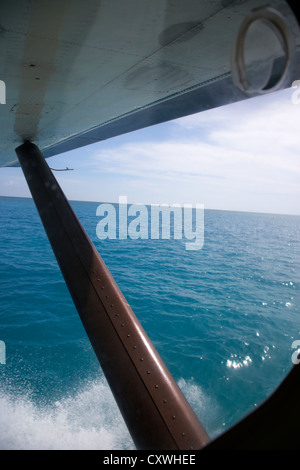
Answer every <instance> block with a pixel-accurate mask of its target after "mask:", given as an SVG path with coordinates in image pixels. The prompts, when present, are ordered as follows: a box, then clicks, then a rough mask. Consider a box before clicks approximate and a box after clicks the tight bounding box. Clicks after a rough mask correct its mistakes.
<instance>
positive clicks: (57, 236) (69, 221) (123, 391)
mask: <svg viewBox="0 0 300 470" xmlns="http://www.w3.org/2000/svg"><path fill="white" fill-rule="evenodd" d="M16 153H17V156H18V159H19V161H20V164H21V167H22V169H23V172H24V175H25V178H26V180H27V183H28V186H29V189H30V191H31V194H32V197H33V199H34V201H35V204H36V207H37V209H38V212H39V214H40V217H41V220H42V222H43V225H44V228H45V230H46V233H47V235H48V238H49V241H50V243H51V246H52V248H53V251H54V254H55V256H56V258H57V261H58V264H59V266H60V269H61V271H62V274H63V276H64V278H65V281H66V284H67V286H68V288H69V291H70V293H71V296H72V298H73V301H74V303H75V306H76V308H77V310H78V313H79V315H80V318H81V320H82V323H83V325H84V328H85V330H86V332H87V335H88V337H89V339H90V342H91V344H92V346H93V348H94V351H95V354H96V356H97V358H98V360H99V363H100V366H101V368H102V370H103V372H104V374H105V376H106V379H107V381H108V384H109V386H110V388H111V390H112V392H113V395H114V397H115V399H116V402H117V404H118V406H119V409H120V411H121V413H122V416H123V418H124V420H125V423H126V425H127V427H128V430H129V432H130V434H131V436H132V439H133V441H134V443H135V445H136V448H137V449H147V450H149V449H150V450H154V449H157V450H159V449H162V450H178V449H179V450H187V449H200V448H202V447H203V446H205V445H206V444H207V443H208V441H209V438H208V435H207V433H206V431H205V429H204V428H203V426H202V424H201V423H200V421H199V419H198V418H197V416H196V415H195V413H194V411H193V410H192V409H191V407H190V405H189V403H188V402H187V400H186V399H185V397H184V395H183V394H182V392H181V390H180V389H179V387H178V385H177V384H176V382H175V380H174V379H173V377H172V376H171V374H170V372H169V371H168V369H167V367H166V365H165V364H164V362H163V361H162V359H161V358H160V356H159V355H158V353H157V351H156V350H155V348H154V346H153V344H152V343H151V341H150V339H149V338H148V336H147V334H146V333H145V331H144V329H143V328H142V326H141V324H140V322H139V321H138V319H137V318H136V316H135V314H134V313H133V311H132V309H131V308H130V306H129V305H128V303H127V301H126V299H125V298H124V296H123V294H122V292H121V291H120V289H119V287H118V286H117V284H116V282H115V281H114V279H113V277H112V275H111V274H110V272H109V270H108V269H107V267H106V265H105V264H104V262H103V260H102V258H101V257H100V255H99V253H98V252H97V250H96V248H95V247H94V245H93V243H92V242H91V240H90V238H89V237H88V235H87V233H86V232H85V230H84V228H83V227H82V225H81V223H80V221H79V220H78V218H77V216H76V214H75V213H74V211H73V209H72V207H71V205H70V204H69V202H68V201H67V199H66V197H65V195H64V194H63V192H62V190H61V188H60V186H59V185H58V183H57V181H56V179H55V178H54V176H53V174H52V172H51V170H50V168H49V166H48V164H47V163H46V161H45V159H44V157H43V155H42V153H41V152H40V150H39V148H38V147H37V146H36V145H35V144H33V143H30V142H25V143H24V144H22V145H21V146H19V147H18V148H17V149H16Z"/></svg>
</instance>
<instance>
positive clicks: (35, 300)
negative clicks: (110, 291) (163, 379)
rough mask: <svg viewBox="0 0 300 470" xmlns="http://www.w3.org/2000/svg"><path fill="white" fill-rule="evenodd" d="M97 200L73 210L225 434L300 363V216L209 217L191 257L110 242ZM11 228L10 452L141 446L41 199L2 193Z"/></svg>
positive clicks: (3, 405)
mask: <svg viewBox="0 0 300 470" xmlns="http://www.w3.org/2000/svg"><path fill="white" fill-rule="evenodd" d="M99 204H100V203H87V202H72V206H73V208H74V210H75V212H76V213H77V215H78V217H79V219H80V220H81V222H82V224H83V226H84V227H85V229H86V230H87V232H88V234H89V235H90V237H91V239H92V240H93V242H94V244H95V246H96V248H97V249H98V251H99V252H100V254H101V256H102V257H103V259H104V261H105V263H106V265H107V266H108V268H109V269H110V271H111V272H112V274H113V276H114V277H115V279H116V281H117V282H118V284H119V286H120V288H121V290H122V291H123V293H124V295H125V297H126V298H127V300H128V302H129V303H130V305H131V307H132V309H133V311H134V312H135V314H136V315H137V317H138V318H139V319H140V321H141V323H142V325H143V327H144V328H145V330H146V332H147V333H148V335H149V336H150V338H151V340H152V342H153V343H154V345H155V347H156V348H157V350H158V352H159V353H160V355H161V356H162V358H163V360H164V361H165V363H166V364H167V366H168V368H169V369H170V371H171V373H172V374H173V376H174V378H175V379H176V381H177V382H178V384H179V386H180V387H181V388H182V390H183V392H184V394H185V395H186V397H187V399H188V400H189V402H190V404H191V405H192V407H193V408H194V410H195V412H196V413H197V415H198V416H199V418H200V420H201V422H202V423H203V425H204V426H205V428H206V429H207V431H208V433H209V435H210V436H211V437H212V438H214V437H216V436H217V435H219V434H220V433H221V432H223V431H224V430H226V429H227V428H228V427H230V426H231V425H232V424H234V423H235V422H237V421H238V420H239V419H241V418H242V417H243V416H244V415H245V414H247V413H249V412H250V411H251V410H253V409H254V408H255V407H256V406H258V405H259V404H260V403H261V402H262V401H263V400H264V399H265V398H266V397H267V396H268V395H269V394H270V393H271V392H272V391H273V390H274V389H275V387H277V386H278V384H279V383H280V381H281V380H282V379H283V378H284V376H285V375H286V374H287V372H288V371H289V370H290V368H291V367H292V365H293V363H292V359H291V358H292V354H293V352H294V349H293V347H292V344H293V342H294V341H296V340H300V325H299V306H300V298H299V286H300V265H299V263H300V243H299V240H300V217H298V216H288V215H273V214H258V213H245V212H229V211H217V210H216V211H213V210H205V238H204V246H203V248H202V249H201V250H197V251H187V250H186V249H185V243H184V241H183V240H174V239H170V240H150V239H149V240H132V239H128V240H99V239H98V237H97V235H96V226H97V223H98V221H99V218H98V217H97V216H96V209H97V207H98V205H99ZM0 223H1V236H0V282H1V290H0V341H2V342H3V343H2V345H3V344H5V361H4V360H3V359H4V357H3V351H2V362H4V363H0V416H1V419H0V449H105V450H117V449H134V444H133V442H132V440H131V437H130V435H129V434H128V431H127V429H126V426H125V424H124V422H123V420H122V417H121V415H120V413H119V411H118V408H117V405H116V404H115V402H114V399H113V397H112V394H111V392H110V389H109V387H108V385H107V383H106V380H105V378H104V376H103V373H102V371H101V368H100V366H99V364H98V362H97V360H96V358H95V355H94V352H93V350H92V348H91V346H90V344H89V340H88V338H87V336H86V333H85V331H84V329H83V326H82V324H81V322H80V319H79V316H78V314H77V311H76V309H75V307H74V306H73V303H72V300H71V297H70V295H69V292H68V290H67V288H66V286H65V283H64V280H63V278H62V275H61V273H60V271H59V268H58V266H57V264H56V260H55V258H54V255H53V253H52V250H51V247H50V245H49V242H48V239H47V237H46V235H45V232H44V229H43V227H42V224H41V222H40V219H39V216H38V214H37V211H36V209H35V206H34V204H33V201H32V200H31V199H22V198H6V197H1V198H0ZM0 359H1V358H0Z"/></svg>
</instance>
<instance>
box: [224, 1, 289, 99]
mask: <svg viewBox="0 0 300 470" xmlns="http://www.w3.org/2000/svg"><path fill="white" fill-rule="evenodd" d="M254 25H255V26H264V27H267V28H269V30H271V32H273V34H274V35H275V36H276V38H277V42H279V44H280V46H281V50H282V51H283V54H284V65H283V66H282V68H280V73H279V76H278V71H277V73H276V77H275V78H276V80H275V82H274V77H272V71H273V69H274V67H275V64H274V61H273V66H272V70H271V72H270V73H269V74H268V76H267V77H266V78H265V80H264V83H263V85H260V86H255V85H253V84H252V83H251V81H250V80H249V76H248V72H247V66H246V60H245V47H246V41H247V35H248V34H249V31H250V28H252V27H253V26H254ZM264 46H265V45H264V44H261V47H264ZM293 53H294V44H293V40H292V37H291V34H290V27H289V25H288V23H287V22H286V20H285V18H284V17H283V15H282V14H281V13H280V12H279V11H277V10H276V9H274V8H272V7H261V8H256V9H254V10H253V11H252V13H250V14H249V15H248V16H247V17H246V18H245V20H244V21H243V23H242V24H241V26H240V29H239V32H238V35H237V38H236V40H235V43H234V46H233V50H232V55H231V68H232V77H233V81H234V84H235V86H236V87H237V88H239V89H240V90H241V91H242V92H243V93H245V94H247V95H261V94H265V93H270V92H273V91H276V90H279V89H281V88H283V86H284V85H287V84H288V79H289V71H290V67H291V64H292V59H293Z"/></svg>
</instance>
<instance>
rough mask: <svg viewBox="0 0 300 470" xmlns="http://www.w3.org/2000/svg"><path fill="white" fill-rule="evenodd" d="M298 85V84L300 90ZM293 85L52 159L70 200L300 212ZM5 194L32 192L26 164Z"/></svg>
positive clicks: (9, 173)
mask: <svg viewBox="0 0 300 470" xmlns="http://www.w3.org/2000/svg"><path fill="white" fill-rule="evenodd" d="M297 90H298V91H297ZM297 92H298V94H299V95H300V92H299V89H297V88H296V89H295V88H290V89H287V90H284V91H280V92H276V93H271V94H268V95H264V96H262V97H256V98H251V99H248V100H245V101H242V102H239V103H235V104H231V105H227V106H223V107H219V108H215V109H213V110H209V111H205V112H202V113H199V114H194V115H191V116H188V117H185V118H181V119H177V120H175V121H170V122H167V123H164V124H159V125H156V126H152V127H150V128H147V129H142V130H140V131H136V132H132V133H130V134H126V135H123V136H119V137H116V138H113V139H109V140H107V141H104V142H99V143H96V144H92V145H89V146H86V147H83V148H80V149H76V150H74V151H71V152H66V153H64V154H61V155H59V156H56V157H52V158H49V159H47V161H48V164H49V166H50V167H52V168H58V169H63V168H66V167H68V168H72V171H66V172H59V171H58V172H54V174H55V177H56V178H57V180H58V182H59V183H60V185H61V187H62V189H63V191H64V192H65V194H66V196H67V197H68V198H69V199H70V200H83V201H96V202H99V203H101V202H118V201H119V197H120V196H127V199H128V203H129V204H132V203H142V204H163V203H164V204H165V203H166V204H174V203H176V204H181V205H183V204H193V205H196V204H204V208H205V209H220V210H234V211H250V212H269V213H278V214H296V215H300V202H299V201H300V132H299V123H300V119H299V115H300V103H298V101H300V100H299V99H295V98H297V96H296V93H297ZM0 195H4V196H21V197H30V193H29V190H28V188H27V185H26V182H25V179H24V176H23V174H22V170H21V169H20V168H0Z"/></svg>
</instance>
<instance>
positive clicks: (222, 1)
mask: <svg viewBox="0 0 300 470" xmlns="http://www.w3.org/2000/svg"><path fill="white" fill-rule="evenodd" d="M293 3H295V2H286V1H282V0H278V1H272V2H270V4H269V7H270V8H268V7H265V4H264V2H262V1H261V0H249V1H241V0H239V1H230V0H215V1H204V0H203V1H199V0H126V1H124V0H87V1H85V2H82V1H80V0H60V1H58V0H10V1H9V2H4V1H2V2H1V3H0V45H1V57H0V80H1V82H0V84H1V85H0V88H1V90H0V98H1V105H0V166H14V165H18V161H17V158H16V153H15V148H16V147H17V146H18V145H20V144H21V143H22V142H24V141H27V140H28V141H31V142H33V143H35V144H36V145H38V147H39V148H40V150H41V151H42V152H43V155H44V156H45V157H50V156H53V155H57V154H59V153H62V152H65V151H69V150H72V149H75V148H78V147H82V146H85V145H88V144H92V143H94V142H98V141H101V140H103V139H107V138H110V137H113V136H116V135H119V134H122V133H126V132H130V131H133V130H136V129H139V128H142V127H146V126H150V125H153V124H157V123H160V122H163V121H167V120H170V119H174V118H177V117H180V116H184V115H188V114H192V113H195V112H199V111H201V110H206V109H209V108H212V107H215V106H220V105H223V104H227V103H231V102H234V101H237V100H241V99H244V98H247V97H249V96H252V95H253V94H255V92H256V91H257V92H260V90H261V89H263V88H264V86H263V85H262V83H260V79H258V82H259V83H254V90H252V89H251V90H250V88H249V83H247V77H246V78H245V76H244V70H243V69H244V68H245V67H248V66H249V69H251V70H252V72H251V70H250V72H251V73H253V70H254V71H255V75H256V76H258V77H261V75H264V74H267V76H268V80H267V82H268V83H269V85H270V86H267V89H268V91H269V90H272V89H273V88H274V87H273V83H272V84H271V82H272V80H273V82H275V88H276V87H277V85H278V86H280V87H284V86H291V83H292V82H293V80H296V79H297V78H299V76H300V75H299V65H298V64H299V63H300V61H299V60H295V58H297V46H298V45H299V25H298V23H297V19H296V17H295V16H294V14H293V9H292V8H293ZM261 6H263V8H261ZM267 10H268V11H269V17H268V14H267V13H266V11H267ZM271 10H272V11H273V15H275V16H274V18H275V19H274V18H273V17H272V12H270V11H271ZM274 12H275V13H274ZM266 14H267V18H266V17H265V15H266ZM276 15H277V20H276ZM251 17H252V20H251ZM261 17H263V18H261ZM247 18H250V20H249V21H248V26H247V25H246V26H245V19H246V22H247ZM278 18H281V20H282V21H281V20H278ZM259 19H261V22H264V23H265V24H266V23H267V22H268V21H269V23H270V26H271V28H270V29H273V32H271V33H270V34H273V36H274V38H273V39H274V41H273V42H272V40H271V39H270V38H269V36H268V35H267V36H266V37H267V39H266V40H265V41H263V43H260V46H259V47H257V43H256V42H255V41H254V42H253V47H252V50H251V48H250V51H249V53H247V54H246V55H248V56H249V61H250V62H249V61H248V62H247V60H248V59H247V58H246V59H247V60H246V59H245V60H244V57H243V56H244V55H245V54H244V52H245V51H243V50H242V49H241V48H240V45H241V44H244V43H245V44H246V42H247V41H248V39H247V34H248V32H249V31H250V30H251V28H253V24H254V23H258V22H259V21H258V20H259ZM243 24H244V29H243ZM241 27H242V31H241ZM250 33H251V31H250ZM239 34H240V36H239ZM252 36H253V34H252ZM254 38H255V34H254ZM248 42H249V41H248ZM250 42H251V38H250ZM275 43H276V44H275ZM246 52H247V51H246ZM298 59H299V57H298ZM249 63H250V65H249ZM246 72H247V71H246ZM262 81H264V78H262ZM254 82H255V80H254Z"/></svg>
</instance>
